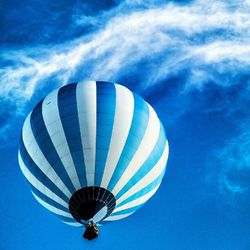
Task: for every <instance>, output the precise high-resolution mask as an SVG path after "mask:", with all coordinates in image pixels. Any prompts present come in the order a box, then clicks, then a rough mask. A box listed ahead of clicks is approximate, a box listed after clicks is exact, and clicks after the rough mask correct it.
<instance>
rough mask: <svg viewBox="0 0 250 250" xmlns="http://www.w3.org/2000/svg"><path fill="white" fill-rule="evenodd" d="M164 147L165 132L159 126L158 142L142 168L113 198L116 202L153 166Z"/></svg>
mask: <svg viewBox="0 0 250 250" xmlns="http://www.w3.org/2000/svg"><path fill="white" fill-rule="evenodd" d="M165 147H166V137H165V131H164V128H163V126H162V124H161V125H160V133H159V136H158V140H157V143H156V145H155V147H154V149H153V151H152V152H151V154H150V155H149V156H148V158H147V159H146V161H145V162H144V163H143V164H142V166H141V167H140V168H139V169H138V170H137V172H136V173H135V174H134V176H133V177H132V178H131V179H130V180H129V182H128V183H127V184H126V185H125V186H124V187H123V188H122V189H121V190H120V191H119V193H118V194H117V195H116V196H115V198H116V200H118V199H119V198H120V197H121V196H122V195H123V194H125V193H126V192H127V191H128V190H129V189H130V188H132V187H133V186H134V185H135V184H136V183H137V182H139V181H140V180H141V179H142V178H143V177H144V176H145V175H146V174H147V173H148V172H149V171H150V170H151V169H152V168H153V167H154V166H155V164H156V163H157V162H158V161H159V159H160V158H161V156H162V154H163V152H164V149H165Z"/></svg>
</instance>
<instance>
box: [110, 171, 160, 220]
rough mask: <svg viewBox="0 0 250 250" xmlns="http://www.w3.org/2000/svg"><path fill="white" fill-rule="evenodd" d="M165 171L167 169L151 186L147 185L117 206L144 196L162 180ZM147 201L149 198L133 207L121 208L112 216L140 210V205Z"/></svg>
mask: <svg viewBox="0 0 250 250" xmlns="http://www.w3.org/2000/svg"><path fill="white" fill-rule="evenodd" d="M164 173H165V171H163V173H162V174H161V176H159V177H158V178H157V179H156V180H155V181H153V182H152V183H151V184H150V185H149V186H147V187H146V188H145V189H144V190H143V192H138V193H136V194H134V195H133V196H131V197H129V198H128V199H126V200H125V201H123V202H121V204H119V206H117V207H120V206H122V205H124V204H126V203H128V202H130V201H133V200H135V199H137V198H139V197H141V196H143V195H144V194H147V193H148V192H150V191H152V190H153V189H154V188H155V187H156V186H157V185H158V184H159V183H160V182H161V180H162V177H163V175H164ZM150 198H151V197H150ZM147 201H148V200H146V201H145V202H143V203H142V204H140V205H137V206H134V207H131V208H127V209H124V210H121V211H119V212H116V213H113V214H112V216H115V215H121V214H127V213H131V212H134V211H136V210H138V209H139V208H140V207H142V206H143V205H144V204H145V203H146V202H147Z"/></svg>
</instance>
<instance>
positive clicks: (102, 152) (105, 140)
mask: <svg viewBox="0 0 250 250" xmlns="http://www.w3.org/2000/svg"><path fill="white" fill-rule="evenodd" d="M96 83H97V84H96V87H97V117H96V119H97V120H96V122H97V126H96V127H97V128H96V129H97V131H96V165H95V168H96V169H95V186H100V185H101V180H102V175H103V171H104V167H105V163H106V159H107V154H108V151H109V144H110V139H111V136H112V129H113V124H114V115H115V105H116V92H115V86H114V84H111V83H107V82H96Z"/></svg>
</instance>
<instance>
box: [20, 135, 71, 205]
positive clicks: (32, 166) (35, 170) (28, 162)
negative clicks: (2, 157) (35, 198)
mask: <svg viewBox="0 0 250 250" xmlns="http://www.w3.org/2000/svg"><path fill="white" fill-rule="evenodd" d="M19 150H20V156H21V158H22V160H23V162H24V164H25V166H26V167H27V168H28V169H29V171H30V172H31V173H32V174H33V175H34V176H35V177H36V178H37V179H38V180H39V181H40V182H42V184H43V185H44V186H46V187H47V188H48V189H50V190H51V191H52V192H53V193H55V194H56V195H57V196H59V197H60V198H62V199H63V200H64V201H65V202H68V201H69V198H68V197H67V196H66V195H65V194H64V193H63V192H62V191H61V190H60V189H59V188H58V187H57V186H56V185H55V184H54V183H53V182H52V181H51V180H50V179H49V178H48V177H47V176H46V175H45V174H44V173H43V172H42V170H41V169H40V168H39V167H38V166H37V165H36V163H35V162H34V161H33V160H32V158H31V157H30V155H29V153H28V152H27V150H26V148H25V146H24V143H23V138H22V137H21V140H20V148H19Z"/></svg>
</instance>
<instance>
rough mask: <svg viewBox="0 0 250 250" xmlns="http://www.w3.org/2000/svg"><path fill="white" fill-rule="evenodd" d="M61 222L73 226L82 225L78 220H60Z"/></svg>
mask: <svg viewBox="0 0 250 250" xmlns="http://www.w3.org/2000/svg"><path fill="white" fill-rule="evenodd" d="M62 222H63V223H65V224H67V225H69V226H73V227H83V226H84V225H82V224H81V223H78V222H67V221H62Z"/></svg>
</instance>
